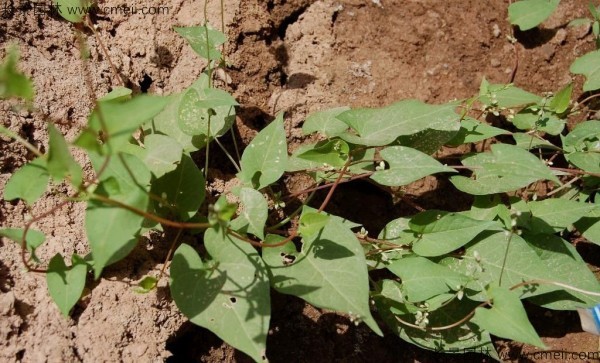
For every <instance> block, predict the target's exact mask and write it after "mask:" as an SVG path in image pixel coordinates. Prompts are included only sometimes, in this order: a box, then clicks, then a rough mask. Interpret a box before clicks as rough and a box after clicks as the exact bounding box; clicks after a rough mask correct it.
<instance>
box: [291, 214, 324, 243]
mask: <svg viewBox="0 0 600 363" xmlns="http://www.w3.org/2000/svg"><path fill="white" fill-rule="evenodd" d="M327 223H329V216H328V215H326V214H324V213H314V212H307V213H302V216H300V226H299V227H298V232H299V233H300V235H301V236H302V237H304V238H308V237H311V236H312V235H314V234H316V233H318V232H319V231H320V230H322V229H323V228H324V227H325V226H326V225H327Z"/></svg>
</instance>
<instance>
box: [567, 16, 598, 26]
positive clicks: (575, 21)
mask: <svg viewBox="0 0 600 363" xmlns="http://www.w3.org/2000/svg"><path fill="white" fill-rule="evenodd" d="M591 23H592V20H591V19H588V18H578V19H573V20H571V21H570V22H569V24H567V26H568V27H570V28H571V27H576V26H582V25H588V26H589V25H590V24H591Z"/></svg>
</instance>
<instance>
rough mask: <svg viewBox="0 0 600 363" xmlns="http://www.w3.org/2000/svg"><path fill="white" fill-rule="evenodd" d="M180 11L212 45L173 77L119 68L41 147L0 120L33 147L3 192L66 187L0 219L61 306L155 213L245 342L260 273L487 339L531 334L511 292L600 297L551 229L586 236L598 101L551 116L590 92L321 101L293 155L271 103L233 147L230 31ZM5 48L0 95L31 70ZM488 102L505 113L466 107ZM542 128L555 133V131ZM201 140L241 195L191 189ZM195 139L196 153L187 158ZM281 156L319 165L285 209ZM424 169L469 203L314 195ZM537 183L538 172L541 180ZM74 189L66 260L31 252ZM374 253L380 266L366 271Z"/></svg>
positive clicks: (255, 330) (192, 312)
mask: <svg viewBox="0 0 600 363" xmlns="http://www.w3.org/2000/svg"><path fill="white" fill-rule="evenodd" d="M523 2H525V1H523ZM527 2H528V3H533V2H536V1H533V0H530V1H527ZM556 3H558V1H556ZM68 20H69V19H68ZM76 21H84V22H87V21H89V19H88V18H87V17H82V18H81V19H79V20H76ZM176 31H177V32H178V33H179V34H181V35H182V36H183V37H184V38H185V39H187V40H188V42H189V43H190V45H191V47H192V48H193V49H194V50H195V51H196V53H198V55H199V56H201V57H203V58H205V59H206V60H207V61H208V67H207V69H206V71H205V72H204V73H202V75H201V76H200V77H199V79H198V80H196V81H195V82H194V83H193V84H192V85H191V86H190V87H188V88H187V89H186V90H184V91H183V92H181V93H178V94H174V95H170V96H165V97H159V96H151V95H136V96H132V95H131V91H129V90H127V89H124V88H118V87H117V88H115V89H114V90H113V91H112V92H110V93H109V94H107V95H105V96H103V97H101V98H98V99H97V100H96V97H94V102H95V108H94V110H93V112H92V113H91V115H90V116H89V122H88V126H87V128H86V129H85V130H83V131H82V132H81V133H80V135H79V136H78V137H77V138H76V140H75V141H74V142H73V143H70V144H69V143H67V142H66V141H65V139H64V137H63V136H62V134H61V133H60V132H59V131H58V130H57V129H56V128H55V127H54V126H53V125H52V123H49V124H48V134H49V151H48V153H47V154H42V153H41V152H40V151H38V150H37V149H36V148H35V147H34V146H32V145H30V144H28V143H27V142H26V141H25V140H23V139H21V138H19V137H18V135H15V134H14V133H11V132H10V131H9V130H7V129H5V128H2V129H0V131H1V132H3V133H5V134H7V135H8V136H11V137H13V138H14V139H15V140H16V141H18V142H20V143H22V144H24V145H25V146H26V147H28V148H29V149H30V150H31V151H32V152H33V153H34V154H35V155H36V156H37V157H36V158H35V159H34V160H32V161H31V162H30V163H28V164H26V165H25V166H24V167H22V168H21V169H19V170H18V171H17V172H15V173H14V174H13V176H12V177H11V179H10V180H9V182H8V183H7V184H6V187H5V189H4V198H5V199H6V200H13V199H22V200H23V201H24V202H26V203H27V204H28V205H32V204H33V203H35V202H36V201H37V200H38V199H39V198H40V197H41V196H42V195H43V194H44V193H45V191H46V190H47V185H48V183H49V182H50V181H51V182H52V183H53V184H57V183H62V182H66V183H68V184H70V185H71V186H72V187H73V189H74V190H75V192H74V193H73V194H71V195H69V196H65V198H64V202H62V203H60V204H59V205H57V206H56V207H55V208H53V209H51V210H49V211H47V212H46V213H43V214H40V215H38V216H35V217H33V218H32V219H31V220H29V221H28V223H27V224H26V225H25V226H24V228H23V229H2V230H0V234H1V235H2V236H6V237H8V238H11V239H13V240H15V241H16V242H18V243H21V246H22V258H23V263H24V265H25V267H26V268H27V269H28V270H29V271H31V272H39V273H46V276H47V284H48V289H49V292H50V295H51V296H52V298H53V299H54V301H55V302H56V303H57V305H58V307H59V309H60V311H61V312H62V313H63V314H64V315H68V314H69V311H70V310H71V309H72V307H73V306H74V305H75V304H76V303H77V300H78V299H79V298H80V296H81V294H82V291H83V289H84V285H85V279H86V276H87V273H88V271H93V273H94V276H95V278H98V277H99V276H100V275H101V274H102V271H103V270H104V268H105V267H106V266H108V265H110V264H112V263H114V262H116V261H118V260H120V259H122V258H124V257H125V256H126V255H127V254H128V253H129V252H131V251H132V249H133V248H134V246H135V244H136V243H137V239H138V238H139V236H140V235H142V234H144V233H146V232H147V231H149V230H157V231H168V230H170V231H174V232H175V233H174V234H175V235H176V237H175V238H174V239H173V241H172V246H171V249H170V252H169V254H168V255H167V256H166V257H165V258H166V262H167V261H168V260H169V259H170V258H171V253H172V260H171V263H170V289H171V295H172V298H173V299H174V300H175V302H176V304H177V306H178V308H179V309H180V310H181V311H182V313H183V314H185V315H186V316H187V317H188V318H189V319H190V321H192V322H193V323H195V324H198V325H200V326H203V327H206V328H208V329H210V330H211V331H213V332H214V333H216V334H217V335H218V336H220V337H221V338H222V339H224V340H225V341H227V342H228V343H230V344H231V345H232V346H234V347H235V348H237V349H240V350H241V351H243V352H245V353H246V354H248V355H249V356H251V357H252V358H253V359H254V360H256V361H260V360H264V359H265V358H266V357H265V351H266V338H267V333H268V329H269V319H270V289H271V288H273V289H275V290H277V291H279V292H281V293H284V294H291V295H295V296H298V297H300V298H302V299H304V300H305V301H307V302H308V303H310V304H313V305H315V306H317V307H321V308H327V309H332V310H336V311H339V312H341V313H344V314H347V315H348V316H349V317H350V319H352V320H353V321H354V322H355V323H356V324H358V323H360V322H364V323H365V324H366V325H367V326H369V327H370V328H371V329H372V330H373V331H374V332H375V333H377V334H380V335H381V334H383V333H382V331H381V329H380V327H379V324H378V322H377V320H376V319H375V317H374V316H373V315H372V309H371V305H372V304H374V305H375V307H376V311H377V315H378V316H379V317H380V318H381V320H383V321H384V322H385V323H386V325H387V326H388V328H389V329H391V330H392V331H393V332H394V333H396V334H398V335H399V336H400V337H401V338H402V339H405V340H407V341H409V342H410V343H412V344H415V345H418V346H420V347H423V348H426V349H432V350H438V351H447V352H465V351H480V352H482V353H485V354H488V355H490V356H491V357H494V358H498V356H497V355H496V352H495V350H494V347H493V344H492V340H491V337H490V334H493V335H496V336H500V337H504V338H509V339H515V340H519V341H523V342H527V343H530V344H534V345H537V346H540V347H542V346H543V343H542V341H541V340H540V338H539V337H538V335H537V333H536V332H535V330H534V329H533V327H532V326H531V324H530V322H529V321H528V318H527V315H526V312H525V310H524V308H523V305H522V302H521V300H528V301H529V302H532V303H534V304H537V305H540V306H543V307H545V308H548V309H557V310H573V309H576V308H579V307H587V306H591V305H595V304H596V303H597V302H598V297H599V296H600V284H599V283H598V281H597V279H596V278H595V276H594V275H593V274H592V273H591V271H590V270H589V269H588V268H587V266H586V264H585V262H584V261H583V259H582V258H581V256H580V255H579V254H578V252H577V251H576V249H575V248H574V247H573V245H572V244H571V243H569V242H567V240H566V239H565V238H567V239H568V237H570V236H572V235H573V234H575V233H580V234H581V235H582V237H583V238H586V239H588V240H590V241H592V242H594V243H596V244H600V204H599V203H597V201H596V199H595V196H596V192H597V190H598V185H599V184H600V158H599V156H598V155H600V154H599V151H600V121H586V122H582V123H580V124H579V125H578V126H577V127H575V128H574V129H573V130H571V131H570V132H566V131H565V124H566V119H567V117H569V116H571V115H574V114H576V113H578V112H580V111H581V110H582V109H583V108H584V107H586V104H587V102H588V101H589V100H591V99H592V98H593V97H594V95H591V96H590V97H588V98H587V99H586V100H584V101H582V102H580V103H577V104H573V103H572V102H571V99H572V97H573V95H572V92H573V87H572V86H571V85H567V86H566V87H564V88H563V89H561V90H559V91H558V92H556V94H547V95H543V96H539V95H535V94H532V93H530V92H527V91H525V90H523V89H520V88H518V87H516V86H514V85H512V84H490V83H489V82H488V81H487V80H485V79H483V80H482V83H481V87H480V92H479V94H478V95H475V96H473V97H472V98H470V99H467V100H461V101H455V102H450V103H447V104H442V105H429V104H426V103H423V102H420V101H416V100H404V101H400V102H397V103H394V104H392V105H389V106H387V107H382V108H371V109H368V108H358V109H350V108H347V107H342V108H337V109H331V110H324V111H321V112H318V113H315V114H313V115H310V116H309V117H308V118H307V119H306V121H305V123H304V125H303V131H304V133H305V134H307V135H308V134H314V133H318V134H319V135H320V139H321V141H319V142H315V143H312V144H308V145H304V146H302V147H300V148H299V149H298V150H297V151H296V152H294V153H293V154H292V155H288V148H287V141H286V138H285V128H284V115H283V114H279V115H278V116H277V117H276V118H275V120H274V121H272V122H271V123H270V124H269V125H268V126H267V127H266V128H264V129H263V130H261V131H260V132H259V133H258V134H257V135H256V137H255V138H254V139H253V140H252V142H251V143H250V144H249V145H248V146H247V147H246V148H245V150H244V151H243V153H242V155H241V157H238V158H236V157H234V156H232V155H230V154H229V153H228V152H227V151H226V149H225V148H224V147H223V145H222V144H221V143H220V141H219V138H220V137H221V136H222V135H224V134H225V133H226V132H228V131H229V130H230V129H231V127H232V125H233V123H234V120H235V107H236V106H237V102H236V100H235V99H234V98H233V97H232V96H231V95H230V94H229V93H227V92H225V91H223V90H219V89H216V88H214V87H213V84H212V83H213V73H214V72H215V70H216V69H223V68H225V66H226V65H225V64H226V62H225V61H224V59H223V53H224V52H221V51H219V49H218V48H219V46H220V45H222V44H224V42H225V36H224V34H223V32H219V31H217V30H215V29H212V28H211V27H210V26H209V25H208V24H205V25H204V26H198V27H189V28H177V29H176ZM590 54H597V53H590ZM588 56H589V54H588V55H585V56H584V57H582V58H580V59H579V60H577V61H576V62H575V63H574V65H573V68H574V72H576V73H582V74H585V75H586V77H587V82H586V86H585V90H587V91H595V90H597V89H599V88H600V85H598V84H597V83H596V80H595V79H596V77H597V74H596V72H595V68H593V66H592V64H591V62H587V61H586V57H588ZM16 62H17V55H16V54H15V53H14V52H9V56H8V57H7V59H6V60H5V61H4V64H3V65H2V67H1V68H0V91H1V92H0V95H1V96H2V98H8V97H13V96H15V97H20V98H23V99H25V100H27V101H29V102H31V101H32V100H33V89H32V86H31V82H29V81H28V80H27V79H26V78H25V77H24V75H23V74H21V73H20V72H19V71H18V70H17V69H16ZM488 115H494V116H496V117H498V118H499V119H501V120H502V122H503V125H504V127H503V128H497V127H492V126H489V125H487V124H486V123H483V122H481V121H480V119H482V118H485V117H486V116H488ZM138 131H139V136H137V137H133V136H132V135H134V134H135V133H136V132H138ZM548 135H550V136H556V135H560V143H556V142H553V141H556V140H558V138H556V137H548ZM495 137H497V138H496V142H495V143H494V144H493V145H491V147H490V148H489V150H487V151H482V152H473V153H469V154H466V155H464V156H463V157H462V158H461V160H460V163H459V162H458V161H457V162H454V163H452V165H445V164H442V163H441V162H440V161H439V160H436V158H434V157H432V156H431V155H432V154H435V153H436V152H438V151H439V150H440V149H441V148H442V147H443V146H444V145H449V146H460V145H464V144H474V143H479V142H483V143H484V145H483V146H485V142H486V140H488V139H491V138H495ZM510 138H512V139H513V140H514V143H513V140H511V139H510ZM234 140H235V137H234ZM501 140H503V141H505V142H501ZM214 144H216V146H217V147H219V148H222V149H223V151H224V152H225V154H227V156H228V158H229V159H230V160H231V162H232V164H233V165H234V166H235V168H236V169H237V170H238V171H239V172H238V174H237V177H238V179H239V180H240V184H241V185H240V186H239V187H238V188H236V189H235V190H234V192H233V194H235V197H236V198H237V200H238V201H239V202H238V203H236V204H233V203H230V202H229V201H228V199H227V198H226V196H224V195H221V196H220V197H219V198H218V199H217V200H216V201H214V202H213V203H207V202H206V201H205V198H206V195H205V193H206V182H207V179H208V174H207V171H208V168H209V160H210V157H209V155H210V149H209V148H210V147H211V146H213V145H214ZM70 146H74V147H78V148H80V149H82V150H84V151H85V152H86V153H87V155H88V156H89V159H90V160H91V164H92V166H93V169H94V175H93V176H92V177H85V175H84V173H83V171H82V167H81V165H79V164H78V163H77V162H76V161H75V160H74V158H73V156H72V155H71V153H70V150H69V147H70ZM201 149H205V155H206V159H205V162H204V170H203V171H202V170H201V169H200V168H198V166H197V165H196V164H195V163H194V161H193V159H192V153H194V152H196V151H198V150H201ZM482 150H486V148H485V147H482ZM439 159H440V160H441V159H442V158H439ZM560 164H563V167H557V166H554V165H560ZM292 173H302V174H308V175H309V176H310V177H312V178H313V180H314V187H311V188H308V189H307V190H304V191H301V192H300V193H296V194H297V195H296V196H299V195H307V197H306V198H305V199H304V200H303V203H302V205H300V206H299V207H297V208H294V209H290V208H289V207H286V206H285V204H284V201H287V200H289V199H290V198H291V197H292V196H291V195H283V196H281V195H278V193H276V192H275V191H274V189H276V187H277V184H278V183H279V182H280V181H281V179H282V177H283V176H284V175H286V174H292ZM433 174H436V175H438V177H440V178H442V177H446V176H448V175H449V180H450V182H451V183H452V184H453V185H454V186H455V187H456V189H458V190H459V191H460V192H461V193H463V194H464V195H470V196H471V197H470V198H472V200H473V202H472V205H471V207H470V208H469V209H468V210H464V211H460V212H448V211H442V210H426V211H420V212H419V213H416V214H414V215H411V216H406V217H402V218H398V219H394V220H391V221H389V223H388V224H387V225H386V227H385V228H384V229H383V230H382V231H366V230H364V228H361V226H360V225H358V224H356V223H353V222H351V221H348V220H345V219H343V218H341V217H339V216H336V215H333V214H330V213H327V212H326V209H327V206H328V203H329V201H330V199H331V197H332V195H333V193H335V191H336V190H337V187H338V186H339V185H340V184H341V183H346V182H351V181H353V180H356V179H369V180H371V181H372V182H373V183H376V184H378V185H380V186H382V187H383V188H388V187H392V188H395V189H390V190H391V192H392V193H394V194H395V195H396V196H397V197H398V198H399V199H401V200H405V201H407V202H409V199H407V197H406V196H405V195H403V193H402V189H401V187H403V186H406V185H408V184H410V183H411V182H413V181H416V180H419V179H421V178H423V177H426V176H429V175H433ZM538 186H545V187H546V189H547V190H549V192H547V193H542V194H538V192H537V190H538V188H537V187H538ZM317 190H326V191H327V193H326V196H325V198H324V200H323V202H322V203H320V204H319V205H312V206H311V205H309V204H310V201H311V196H312V195H314V193H315V192H316V191H317ZM72 202H82V203H86V205H87V210H86V222H85V228H86V233H87V237H88V241H89V246H90V250H91V253H90V254H89V255H88V256H84V257H81V256H77V255H73V256H71V257H70V260H71V264H70V266H67V263H65V260H64V259H65V257H64V256H61V255H60V254H57V255H56V256H54V257H53V258H52V259H51V260H50V261H49V263H48V264H47V268H43V266H44V263H43V262H42V261H39V259H38V258H37V257H36V256H35V249H36V248H37V247H39V246H40V245H41V244H42V243H43V242H44V239H45V236H44V235H43V234H42V233H41V232H39V231H36V230H34V229H32V227H33V226H34V224H35V222H37V221H39V220H40V219H42V218H45V217H48V216H50V215H52V214H53V213H56V212H58V211H59V210H60V208H62V207H64V206H65V205H67V204H68V203H72ZM269 205H271V206H272V207H269ZM269 209H283V212H284V213H285V215H286V216H285V217H284V218H282V219H280V220H274V219H273V218H269V214H270V213H269ZM281 229H285V230H284V231H281ZM183 233H189V234H193V235H197V236H198V240H199V241H202V243H203V245H204V247H205V252H199V250H198V249H197V248H194V247H193V246H191V245H188V244H181V243H180V242H179V241H180V238H181V235H182V234H183ZM166 265H167V263H165V266H166ZM374 270H386V271H385V272H384V273H380V274H377V276H380V277H379V278H375V277H374V274H370V272H371V271H374ZM381 276H383V277H381ZM160 278H162V272H161V275H159V276H147V277H145V278H144V279H143V280H142V282H141V283H140V286H139V287H138V291H139V292H148V291H150V290H152V289H153V288H155V287H156V284H157V281H158V279H160Z"/></svg>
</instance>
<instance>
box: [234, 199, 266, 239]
mask: <svg viewBox="0 0 600 363" xmlns="http://www.w3.org/2000/svg"><path fill="white" fill-rule="evenodd" d="M240 202H241V204H242V206H243V208H242V213H241V215H240V217H242V218H243V219H244V220H245V222H246V223H247V224H248V232H249V233H252V234H253V235H255V236H256V237H258V238H260V239H261V240H262V239H264V238H265V232H264V229H265V223H266V222H267V217H268V212H269V206H268V204H267V200H266V199H265V197H264V196H263V195H262V194H261V193H260V192H258V191H256V190H254V189H252V188H242V189H241V190H240Z"/></svg>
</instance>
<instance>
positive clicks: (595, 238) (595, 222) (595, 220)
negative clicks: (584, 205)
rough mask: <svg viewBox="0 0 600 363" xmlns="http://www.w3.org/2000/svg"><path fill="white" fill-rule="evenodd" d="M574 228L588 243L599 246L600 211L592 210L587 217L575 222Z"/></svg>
mask: <svg viewBox="0 0 600 363" xmlns="http://www.w3.org/2000/svg"><path fill="white" fill-rule="evenodd" d="M575 228H577V230H578V231H579V232H581V234H582V235H583V237H585V238H586V239H587V240H588V241H590V242H592V243H595V244H597V245H600V210H599V209H594V210H592V211H591V212H590V213H589V214H588V215H587V216H585V217H584V218H582V219H580V220H578V221H577V222H575Z"/></svg>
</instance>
